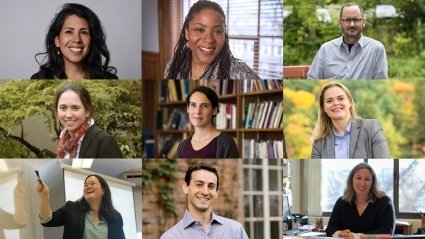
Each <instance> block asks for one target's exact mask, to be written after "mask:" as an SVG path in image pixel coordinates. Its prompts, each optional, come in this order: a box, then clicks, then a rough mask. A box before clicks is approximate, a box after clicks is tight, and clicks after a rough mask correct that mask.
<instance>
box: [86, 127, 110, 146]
mask: <svg viewBox="0 0 425 239" xmlns="http://www.w3.org/2000/svg"><path fill="white" fill-rule="evenodd" d="M86 139H87V140H86ZM89 142H98V143H100V144H104V145H111V144H116V141H115V139H114V137H112V135H110V134H109V133H108V132H106V130H104V129H102V128H100V127H99V126H97V125H92V126H91V127H90V128H89V130H88V131H87V133H86V135H85V136H84V138H83V143H89Z"/></svg>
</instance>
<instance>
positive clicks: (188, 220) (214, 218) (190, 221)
mask: <svg viewBox="0 0 425 239" xmlns="http://www.w3.org/2000/svg"><path fill="white" fill-rule="evenodd" d="M211 213H212V217H211V222H210V225H211V224H213V223H214V222H217V223H219V224H221V225H223V224H224V223H223V221H222V220H221V219H220V217H219V216H218V215H216V214H215V213H214V212H211ZM182 222H183V229H186V228H188V227H190V226H191V225H192V224H194V223H196V222H198V221H196V220H195V219H194V218H193V217H192V215H190V213H189V210H187V209H186V211H185V212H184V216H183V219H182Z"/></svg>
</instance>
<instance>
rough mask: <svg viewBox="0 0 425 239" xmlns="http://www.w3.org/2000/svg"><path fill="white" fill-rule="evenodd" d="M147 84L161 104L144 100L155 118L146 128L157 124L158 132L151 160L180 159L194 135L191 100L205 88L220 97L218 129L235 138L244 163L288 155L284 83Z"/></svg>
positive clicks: (146, 115)
mask: <svg viewBox="0 0 425 239" xmlns="http://www.w3.org/2000/svg"><path fill="white" fill-rule="evenodd" d="M143 84H144V88H146V89H151V90H154V91H156V93H154V94H152V93H151V94H149V95H150V96H151V97H152V96H153V97H155V98H144V99H143V104H144V110H143V112H146V110H149V112H150V113H148V114H145V117H149V119H146V120H145V122H154V124H153V125H152V124H151V125H150V126H149V127H151V128H152V129H153V142H154V144H153V146H152V145H151V147H153V150H152V151H153V155H150V156H147V157H154V158H174V157H175V153H176V150H177V146H178V143H179V142H180V141H181V140H182V139H184V138H186V137H188V136H190V135H191V134H192V133H193V128H192V127H191V125H190V123H189V120H188V117H187V114H186V101H185V99H186V96H187V95H188V94H189V93H190V92H191V91H192V89H194V88H195V87H197V86H199V85H205V86H208V87H210V88H212V89H214V90H215V91H216V93H217V95H218V96H219V101H220V113H219V115H217V117H216V127H217V129H219V130H220V131H224V132H227V133H228V134H230V135H231V136H233V138H234V140H235V142H236V144H237V146H238V149H239V154H240V156H241V157H243V158H261V157H262V158H280V157H279V155H283V140H282V139H283V123H282V118H283V117H282V116H283V90H282V81H280V80H268V81H255V80H240V81H230V80H229V81H226V80H223V81H219V80H200V81H188V80H186V81H184V80H168V81H167V80H162V81H159V80H158V81H144V82H143ZM248 111H250V112H248ZM248 120H251V121H252V122H247V121H248ZM144 127H146V125H145V126H144ZM164 148H165V149H164ZM260 152H261V154H260ZM281 157H283V156H281Z"/></svg>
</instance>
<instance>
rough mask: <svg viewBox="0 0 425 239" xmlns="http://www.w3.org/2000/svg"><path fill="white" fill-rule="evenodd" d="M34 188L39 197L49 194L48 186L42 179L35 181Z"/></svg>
mask: <svg viewBox="0 0 425 239" xmlns="http://www.w3.org/2000/svg"><path fill="white" fill-rule="evenodd" d="M35 189H36V191H37V193H38V195H39V196H40V197H41V198H44V197H48V196H49V187H47V185H46V184H45V183H44V182H43V181H41V180H39V181H37V183H36V185H35Z"/></svg>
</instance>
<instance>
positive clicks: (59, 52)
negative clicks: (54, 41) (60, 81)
mask: <svg viewBox="0 0 425 239" xmlns="http://www.w3.org/2000/svg"><path fill="white" fill-rule="evenodd" d="M57 49H58V52H57V53H56V54H58V56H59V55H60V54H61V51H60V50H59V47H58V48H57Z"/></svg>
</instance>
